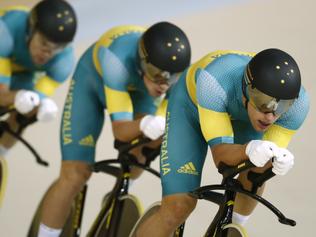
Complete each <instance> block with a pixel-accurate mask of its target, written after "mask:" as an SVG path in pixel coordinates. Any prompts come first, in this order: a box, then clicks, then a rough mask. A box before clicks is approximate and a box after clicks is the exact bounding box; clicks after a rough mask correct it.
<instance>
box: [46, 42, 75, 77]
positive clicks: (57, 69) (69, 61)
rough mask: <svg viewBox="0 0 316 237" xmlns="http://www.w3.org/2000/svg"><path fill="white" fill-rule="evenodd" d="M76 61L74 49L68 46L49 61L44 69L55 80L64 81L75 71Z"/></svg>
mask: <svg viewBox="0 0 316 237" xmlns="http://www.w3.org/2000/svg"><path fill="white" fill-rule="evenodd" d="M75 62H76V60H75V55H74V49H73V47H72V46H68V47H66V48H65V49H64V50H63V51H62V52H60V53H59V54H57V55H56V56H55V57H54V58H52V59H51V60H50V61H49V62H48V63H47V65H46V66H45V67H44V71H46V72H47V73H48V74H49V75H50V76H52V78H53V79H54V80H55V81H58V82H63V81H64V80H65V79H66V78H67V77H68V76H69V75H70V73H71V72H72V71H73V69H74V67H75Z"/></svg>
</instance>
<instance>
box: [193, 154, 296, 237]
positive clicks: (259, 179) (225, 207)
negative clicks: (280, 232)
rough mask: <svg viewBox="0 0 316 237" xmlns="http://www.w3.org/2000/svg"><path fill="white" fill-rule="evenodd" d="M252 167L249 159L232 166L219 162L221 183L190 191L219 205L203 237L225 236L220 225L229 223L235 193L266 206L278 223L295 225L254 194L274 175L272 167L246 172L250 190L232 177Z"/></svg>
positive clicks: (197, 196)
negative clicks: (255, 171) (262, 170)
mask: <svg viewBox="0 0 316 237" xmlns="http://www.w3.org/2000/svg"><path fill="white" fill-rule="evenodd" d="M252 167H254V165H253V164H252V163H251V162H250V161H249V160H247V161H245V162H243V163H241V164H239V165H237V166H233V167H230V166H227V165H225V164H220V166H219V172H220V173H221V174H222V175H223V180H222V184H221V185H208V186H204V187H201V188H198V189H197V190H195V191H193V192H192V193H191V194H192V195H193V196H194V197H196V198H199V199H205V200H208V201H211V202H214V203H216V204H218V205H219V209H218V211H217V213H216V216H215V218H214V219H213V221H212V223H211V224H210V226H209V228H208V229H207V231H206V234H205V237H214V236H215V237H226V236H227V231H225V230H224V231H223V229H222V227H223V226H225V225H227V224H229V223H231V219H232V213H233V208H234V201H235V197H236V194H237V193H242V194H244V195H247V196H249V197H251V198H253V199H255V200H257V201H258V202H259V203H261V204H263V205H264V206H266V207H267V208H268V209H269V210H271V211H272V212H273V213H274V214H275V215H276V216H277V217H278V218H279V222H280V223H282V224H286V225H290V226H295V225H296V222H295V221H294V220H291V219H288V218H286V217H285V216H284V215H283V214H282V213H281V212H280V211H279V210H278V209H277V208H276V207H275V206H273V205H272V204H271V203H270V202H268V201H267V200H266V199H264V198H263V197H261V196H259V195H257V194H256V193H257V190H258V188H259V187H261V185H262V184H263V183H264V182H265V181H267V180H269V179H270V178H272V177H273V176H274V173H273V172H272V168H270V169H268V170H266V171H265V172H264V173H262V174H259V173H254V172H252V171H250V172H249V173H248V179H249V180H250V181H251V182H252V190H251V191H248V190H245V189H244V188H243V187H242V185H241V184H240V182H239V181H238V180H237V179H235V178H234V177H235V176H236V175H237V174H238V173H240V172H242V171H244V170H247V169H250V168H252ZM214 190H224V193H223V194H221V193H218V192H215V191H214Z"/></svg>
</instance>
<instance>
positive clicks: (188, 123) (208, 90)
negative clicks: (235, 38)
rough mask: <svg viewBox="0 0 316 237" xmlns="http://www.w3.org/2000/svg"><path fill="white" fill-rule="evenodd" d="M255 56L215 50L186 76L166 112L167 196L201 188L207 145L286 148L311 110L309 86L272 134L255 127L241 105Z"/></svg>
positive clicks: (163, 155)
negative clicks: (258, 143) (261, 143)
mask: <svg viewBox="0 0 316 237" xmlns="http://www.w3.org/2000/svg"><path fill="white" fill-rule="evenodd" d="M253 56H254V54H251V53H246V52H239V51H216V52H214V53H211V54H208V55H207V56H205V57H204V58H202V59H201V60H199V61H198V62H197V63H195V64H193V65H192V66H190V67H189V68H188V70H187V71H185V72H184V73H183V74H182V76H181V78H180V79H179V81H178V83H177V84H176V85H175V87H174V88H173V89H174V90H173V92H172V93H171V95H170V98H169V105H168V109H167V117H166V121H167V124H166V134H165V136H164V140H163V143H162V149H161V154H160V156H161V157H160V168H161V179H162V186H163V195H170V194H175V193H186V192H189V191H192V190H194V189H195V188H198V187H199V186H200V182H201V173H202V168H203V164H204V160H205V156H206V153H207V147H208V145H209V146H210V147H212V146H214V145H216V144H221V143H229V144H232V143H235V144H245V143H247V142H249V141H250V140H253V139H263V140H268V141H272V142H275V143H276V144H277V145H279V146H280V147H287V145H288V143H289V142H290V140H291V137H292V135H293V134H294V133H295V131H296V130H297V129H298V128H299V127H300V126H301V124H302V123H303V121H304V119H305V117H306V115H307V113H308V110H309V99H308V96H307V94H306V92H305V90H304V88H302V89H301V91H300V93H299V97H298V99H297V100H296V101H295V102H294V104H293V105H292V106H291V108H290V109H289V110H288V111H287V112H286V113H284V114H282V115H281V117H280V118H279V119H278V120H277V121H276V122H275V123H274V124H273V125H271V127H269V128H268V130H267V131H265V132H264V133H262V132H257V131H255V130H254V129H253V127H252V125H251V122H250V120H249V117H248V113H247V110H246V109H245V107H244V105H243V102H242V96H243V93H242V80H243V73H244V69H245V67H246V65H247V63H248V62H249V61H250V59H251V58H252V57H253Z"/></svg>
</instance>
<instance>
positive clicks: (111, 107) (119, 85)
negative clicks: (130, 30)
mask: <svg viewBox="0 0 316 237" xmlns="http://www.w3.org/2000/svg"><path fill="white" fill-rule="evenodd" d="M97 59H98V62H99V63H100V66H101V73H102V78H103V83H104V91H105V96H106V108H107V111H108V113H109V114H110V118H111V121H112V130H113V135H114V137H115V138H116V139H118V140H120V141H123V142H128V141H131V140H132V139H134V138H136V137H138V136H140V135H141V131H140V128H139V125H140V119H136V120H135V119H134V110H133V103H132V99H131V96H130V94H129V92H128V89H127V88H128V83H129V81H128V78H129V71H128V69H127V68H126V67H125V65H124V64H123V63H122V62H121V60H120V59H119V58H118V57H117V56H116V55H115V54H114V53H113V52H112V51H111V50H110V49H108V48H107V47H103V46H101V47H99V48H98V52H97ZM113 62H114V63H113Z"/></svg>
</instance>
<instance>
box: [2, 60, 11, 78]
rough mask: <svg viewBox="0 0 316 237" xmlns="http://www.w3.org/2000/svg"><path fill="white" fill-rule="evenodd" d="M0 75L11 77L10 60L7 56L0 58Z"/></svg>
mask: <svg viewBox="0 0 316 237" xmlns="http://www.w3.org/2000/svg"><path fill="white" fill-rule="evenodd" d="M0 75H1V76H5V77H11V60H10V59H8V58H0Z"/></svg>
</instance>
